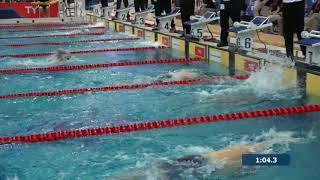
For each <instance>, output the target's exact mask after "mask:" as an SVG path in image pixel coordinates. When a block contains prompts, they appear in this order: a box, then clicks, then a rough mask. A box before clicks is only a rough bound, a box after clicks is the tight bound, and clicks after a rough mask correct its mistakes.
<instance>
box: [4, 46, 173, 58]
mask: <svg viewBox="0 0 320 180" xmlns="http://www.w3.org/2000/svg"><path fill="white" fill-rule="evenodd" d="M157 48H159V49H165V48H168V47H167V46H144V47H136V48H114V49H91V50H81V51H71V52H70V54H92V53H103V52H115V51H144V50H153V49H157ZM53 54H54V52H45V53H29V54H7V55H0V58H5V57H12V58H27V57H40V56H50V55H53Z"/></svg>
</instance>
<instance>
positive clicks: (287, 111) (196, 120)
mask: <svg viewBox="0 0 320 180" xmlns="http://www.w3.org/2000/svg"><path fill="white" fill-rule="evenodd" d="M319 111H320V104H314V105H305V106H294V107H285V108H273V109H265V110H258V111H248V112H234V113H228V114H218V115H210V116H200V117H188V118H180V119H174V120H162V121H150V122H142V123H135V124H126V125H118V126H106V127H98V128H90V129H72V130H65V131H54V132H48V133H40V134H31V135H18V136H6V137H0V144H7V143H39V142H49V141H58V140H63V139H75V138H82V137H88V136H100V135H110V134H120V133H129V132H136V131H147V130H152V129H162V128H170V127H178V126H186V125H193V124H200V123H212V122H219V121H236V120H242V119H249V118H258V117H271V116H279V115H293V114H303V113H309V112H319Z"/></svg>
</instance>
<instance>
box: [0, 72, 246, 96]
mask: <svg viewBox="0 0 320 180" xmlns="http://www.w3.org/2000/svg"><path fill="white" fill-rule="evenodd" d="M248 78H249V75H240V76H214V77H205V78H198V79H193V80H182V81H166V82H152V83H146V84H131V85H130V84H128V85H121V86H107V87H93V88H81V89H66V90H58V91H48V92H30V93H17V94H3V95H0V99H11V98H23V97H41V96H62V95H71V94H83V93H88V92H97V91H121V90H132V89H144V88H149V87H160V86H172V85H191V84H199V83H204V82H209V81H222V80H227V79H236V80H246V79H248Z"/></svg>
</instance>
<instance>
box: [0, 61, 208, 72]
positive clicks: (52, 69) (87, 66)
mask: <svg viewBox="0 0 320 180" xmlns="http://www.w3.org/2000/svg"><path fill="white" fill-rule="evenodd" d="M203 60H204V59H203V58H197V57H196V58H177V59H161V60H147V61H128V62H115V63H104V64H81V65H67V66H51V67H39V68H24V69H5V70H0V73H1V74H22V73H31V72H60V71H74V70H82V69H96V68H109V67H120V66H139V65H147V64H169V63H188V62H197V61H203Z"/></svg>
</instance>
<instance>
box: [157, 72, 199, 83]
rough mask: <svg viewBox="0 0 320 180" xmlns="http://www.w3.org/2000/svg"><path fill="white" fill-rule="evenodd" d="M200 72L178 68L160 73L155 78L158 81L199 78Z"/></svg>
mask: <svg viewBox="0 0 320 180" xmlns="http://www.w3.org/2000/svg"><path fill="white" fill-rule="evenodd" d="M199 77H200V74H199V73H196V72H192V71H190V70H180V71H173V72H169V73H166V74H164V75H160V76H159V77H158V78H157V79H158V80H157V81H158V82H162V81H183V80H191V79H196V78H199Z"/></svg>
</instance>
